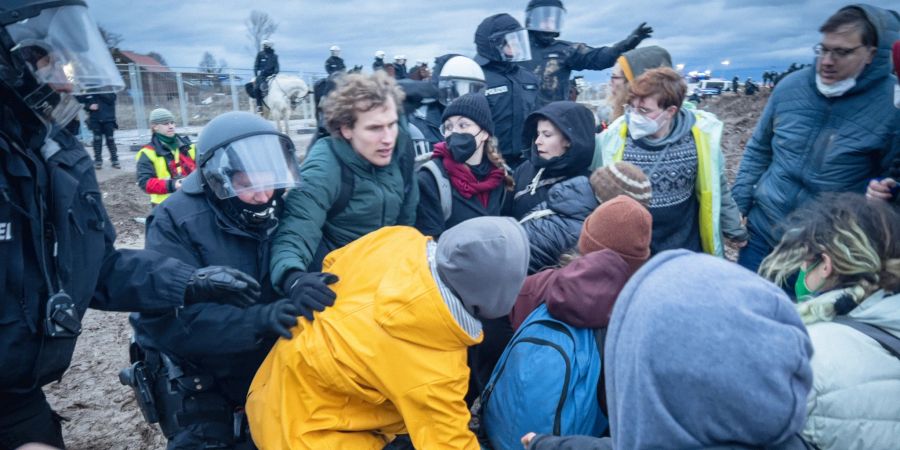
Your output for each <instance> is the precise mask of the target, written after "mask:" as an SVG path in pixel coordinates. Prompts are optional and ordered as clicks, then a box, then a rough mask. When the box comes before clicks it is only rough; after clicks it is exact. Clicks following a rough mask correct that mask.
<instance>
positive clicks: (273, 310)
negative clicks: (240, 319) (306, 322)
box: [254, 298, 300, 339]
mask: <svg viewBox="0 0 900 450" xmlns="http://www.w3.org/2000/svg"><path fill="white" fill-rule="evenodd" d="M254 308H256V309H257V310H256V318H255V325H256V329H257V330H259V332H260V334H266V335H268V334H276V335H278V336H281V337H283V338H285V339H290V338H291V328H293V327H295V326H296V325H297V316H299V315H300V308H298V307H297V305H295V304H294V302H293V301H292V300H291V299H288V298H283V299H281V300H278V301H276V302H275V303H270V304H268V305H258V306H254Z"/></svg>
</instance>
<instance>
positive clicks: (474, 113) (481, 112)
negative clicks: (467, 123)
mask: <svg viewBox="0 0 900 450" xmlns="http://www.w3.org/2000/svg"><path fill="white" fill-rule="evenodd" d="M452 116H463V117H466V118H469V119H472V121H473V122H475V123H477V124H478V126H479V127H481V129H483V130H484V131H487V133H488V134H489V135H491V136H493V135H494V119H492V118H491V107H490V106H489V105H488V101H487V97H485V96H484V94H482V93H478V92H473V93H471V94H466V95H463V96H461V97H459V98H457V99H456V100H453V102H452V103H450V104H449V105H448V106H447V108H445V109H444V114H443V115H442V116H441V122H443V121H445V120H447V118H448V117H452Z"/></svg>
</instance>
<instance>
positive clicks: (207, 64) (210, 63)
mask: <svg viewBox="0 0 900 450" xmlns="http://www.w3.org/2000/svg"><path fill="white" fill-rule="evenodd" d="M226 66H227V63H226V62H225V60H224V59H220V60H219V62H216V57H215V56H213V54H212V53H210V52H203V57H202V58H200V64H199V65H198V66H197V69H198V70H200V72H203V73H222V72H223V71H224V70H225V67H226Z"/></svg>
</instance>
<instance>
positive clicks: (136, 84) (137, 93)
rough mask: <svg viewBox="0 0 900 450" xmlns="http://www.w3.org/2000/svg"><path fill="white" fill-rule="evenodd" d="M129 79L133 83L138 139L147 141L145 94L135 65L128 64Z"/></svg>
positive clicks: (133, 101) (132, 99)
mask: <svg viewBox="0 0 900 450" xmlns="http://www.w3.org/2000/svg"><path fill="white" fill-rule="evenodd" d="M128 78H129V80H130V81H131V101H132V103H133V104H134V121H135V124H136V127H137V129H138V139H139V140H140V141H144V140H145V139H146V138H145V136H144V130H146V129H147V123H146V122H145V120H144V92H143V86H141V82H140V76H139V74H138V69H137V66H135V65H134V63H129V64H128Z"/></svg>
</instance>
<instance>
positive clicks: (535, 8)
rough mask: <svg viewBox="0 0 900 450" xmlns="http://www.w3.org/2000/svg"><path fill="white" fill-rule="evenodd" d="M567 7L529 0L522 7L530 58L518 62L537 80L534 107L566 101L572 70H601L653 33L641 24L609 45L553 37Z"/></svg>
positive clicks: (556, 2)
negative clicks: (525, 5)
mask: <svg viewBox="0 0 900 450" xmlns="http://www.w3.org/2000/svg"><path fill="white" fill-rule="evenodd" d="M565 14H566V9H565V7H563V4H562V1H561V0H531V1H529V2H528V7H527V8H525V28H527V29H528V37H529V41H530V42H531V59H530V60H527V61H522V62H520V63H519V65H521V66H522V67H524V68H525V69H527V70H528V71H530V72H532V73H534V74H535V75H536V76H537V77H538V79H539V80H540V86H541V89H540V94H539V96H538V103H537V108H540V107H542V106H544V105H546V104H547V103H550V102H554V101H559V100H566V99H567V97H568V94H569V78H570V75H571V73H572V71H573V70H604V69H608V68H610V67H612V66H613V64H615V63H616V58H618V57H619V55H621V54H622V53H624V52H626V51H628V50H631V49H633V48H635V47H637V46H638V44H640V42H641V41H642V40H644V39H646V38H648V37H650V34H651V33H653V28H650V27H648V26H646V23H642V24H640V25H639V26H638V27H637V28H636V29H635V30H634V31H633V32H632V33H631V35H629V36H628V37H627V38H625V39H624V40H622V41H620V42H618V43H616V44H614V45H612V46H610V47H597V48H594V47H589V46H588V45H586V44H582V43H577V42H568V41H562V40H558V39H556V38H557V37H559V33H560V30H561V29H562V22H563V18H564V17H565Z"/></svg>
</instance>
